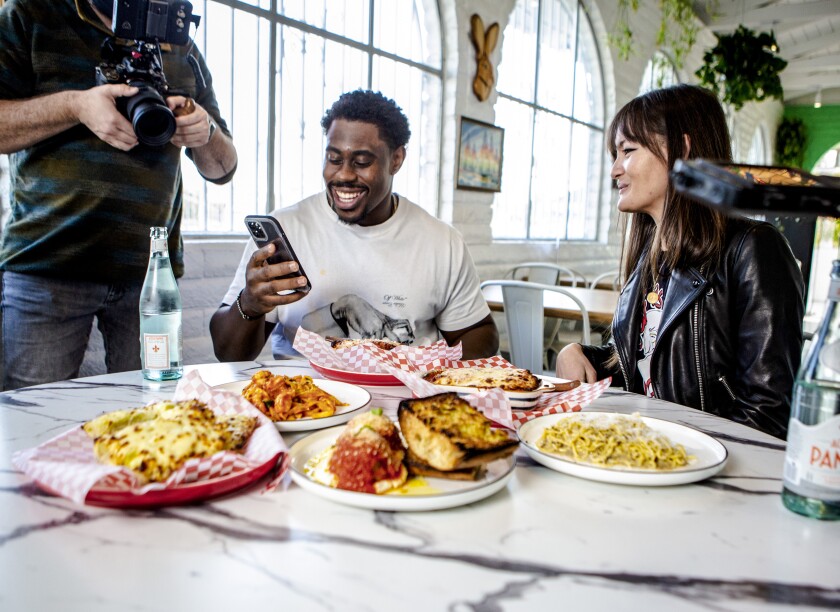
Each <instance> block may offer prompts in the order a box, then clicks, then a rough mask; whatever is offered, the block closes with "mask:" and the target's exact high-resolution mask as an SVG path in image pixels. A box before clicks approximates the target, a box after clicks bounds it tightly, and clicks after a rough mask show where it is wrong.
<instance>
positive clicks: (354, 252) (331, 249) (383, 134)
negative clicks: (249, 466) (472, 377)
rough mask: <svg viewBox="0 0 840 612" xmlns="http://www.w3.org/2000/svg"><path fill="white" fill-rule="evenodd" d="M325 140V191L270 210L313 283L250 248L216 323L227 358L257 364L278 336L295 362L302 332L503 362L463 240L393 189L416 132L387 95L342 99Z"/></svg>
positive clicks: (281, 353) (276, 347)
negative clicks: (435, 347) (443, 345)
mask: <svg viewBox="0 0 840 612" xmlns="http://www.w3.org/2000/svg"><path fill="white" fill-rule="evenodd" d="M321 126H322V127H323V128H324V133H325V134H326V137H327V146H326V151H325V156H324V172H323V176H324V184H325V186H326V189H325V190H324V191H322V192H321V193H318V194H315V195H313V196H310V197H309V198H307V199H305V200H303V201H301V202H299V203H297V204H295V205H294V206H290V207H288V208H283V209H278V210H275V211H274V212H272V213H271V214H272V216H274V217H275V218H276V219H277V220H278V222H279V223H280V225H281V226H282V227H283V229H284V231H285V233H286V236H287V237H288V239H289V242H291V244H292V246H293V247H294V249H295V251H296V253H297V256H298V258H299V259H300V262H301V265H302V267H303V269H304V270H305V271H306V272H307V274H308V275H309V278H308V280H309V282H310V283H311V285H312V289H311V290H310V291H308V292H307V293H303V292H298V291H295V290H296V289H300V288H301V287H303V286H304V285H305V284H306V279H304V278H301V277H298V278H279V277H282V276H285V275H287V274H289V273H290V272H294V271H296V270H297V264H295V263H294V262H280V263H275V264H269V263H268V261H267V260H268V258H269V257H270V256H271V255H272V254H273V253H274V251H275V248H274V246H272V245H268V246H265V247H263V248H261V249H257V247H256V244H255V243H254V242H253V241H249V243H248V245H247V246H246V248H245V252H244V253H243V255H242V259H241V261H240V263H239V268H238V269H237V271H236V275H235V277H234V279H233V282H232V283H231V285H230V288H229V289H228V292H227V294H226V295H225V297H224V299H223V301H222V305H221V306H220V307H219V309H218V310H217V311H216V313H215V314H214V315H213V317H212V319H211V321H210V333H211V335H212V338H213V346H214V350H215V352H216V356H217V357H218V358H219V360H221V361H236V360H244V359H253V358H255V357H256V356H257V355H258V354H259V353H260V351H261V350H262V348H263V346H264V345H265V343H266V341H267V339H268V338H269V336H271V339H272V352H273V353H274V356H275V357H276V358H282V357H285V356H296V352H295V351H294V349H293V348H292V342H293V341H294V337H295V334H296V333H297V330H298V328H299V327H303V328H305V329H308V330H310V331H313V332H316V333H319V334H321V335H324V336H337V337H342V338H389V339H391V340H396V341H397V342H403V343H407V344H428V343H430V342H434V341H436V340H438V339H440V338H443V339H445V340H446V341H447V343H448V344H450V345H455V344H457V343H458V342H461V343H462V347H463V355H464V358H465V359H476V358H479V357H489V356H491V355H495V354H496V351H497V350H498V347H499V336H498V331H497V329H496V326H495V324H494V323H493V319H492V317H491V315H490V310H489V308H488V307H487V303H486V302H485V301H484V297H483V296H482V295H481V291H480V288H479V280H478V275H477V274H476V271H475V266H474V265H473V262H472V258H471V257H470V254H469V251H468V250H467V247H466V244H465V243H464V241H463V239H462V238H461V236H460V234H458V232H457V231H456V230H455V229H453V228H452V227H451V226H449V225H447V224H446V223H444V222H442V221H440V220H438V219H436V218H434V217H432V216H431V215H429V214H428V213H427V212H425V211H424V210H423V209H422V208H420V207H419V206H417V205H416V204H414V203H412V202H410V201H409V200H407V199H406V198H405V197H403V196H400V195H397V194H395V193H393V191H392V185H393V180H394V175H396V173H397V172H399V170H400V168H401V167H402V164H403V161H404V160H405V156H406V144H407V143H408V139H409V136H410V135H411V132H410V130H409V126H408V120H407V119H406V117H405V115H404V114H403V113H402V111H401V110H400V108H399V107H398V106H397V105H396V104H395V103H394V102H393V100H389V99H388V98H386V97H384V96H383V95H382V94H379V93H375V92H372V91H363V90H357V91H353V92H350V93H345V94H343V95H342V96H341V97H340V98H339V99H338V101H337V102H336V103H335V104H333V106H332V107H331V108H330V109H329V110H328V111H327V113H326V114H325V115H324V118H323V119H322V121H321Z"/></svg>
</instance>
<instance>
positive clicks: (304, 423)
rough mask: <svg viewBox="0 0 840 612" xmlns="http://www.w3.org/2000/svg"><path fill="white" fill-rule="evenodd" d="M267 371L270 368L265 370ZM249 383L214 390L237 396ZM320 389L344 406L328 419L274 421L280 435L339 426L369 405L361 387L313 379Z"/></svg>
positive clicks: (227, 384)
mask: <svg viewBox="0 0 840 612" xmlns="http://www.w3.org/2000/svg"><path fill="white" fill-rule="evenodd" d="M267 369H268V370H269V371H270V370H271V368H267ZM272 373H274V372H272ZM250 382H251V379H250V378H249V379H247V380H237V381H236V382H231V383H225V384H223V385H216V386H215V387H213V388H214V389H222V390H224V391H232V392H234V393H237V394H241V393H242V389H244V388H245V387H246V386H248V384H249V383H250ZM312 382H314V383H315V386H317V387H318V388H320V389H323V390H324V391H326V392H327V393H329V394H330V395H333V396H335V397H336V398H338V399H339V400H341V401H342V403H344V404H347V405H346V406H337V407H336V409H335V414H333V415H331V416H328V417H321V418H319V419H312V418H304V419H298V420H296V421H274V425H275V426H276V427H277V431H279V432H280V433H288V432H294V431H310V430H313V429H323V428H325V427H332V426H333V425H340V424H342V423H346V422H347V421H349V420H350V419H352V418H353V417H354V416H356V413H357V412H358V411H359V410H361V409H362V408H364V407H365V406H367V405H368V404H370V393H368V392H367V391H366V390H365V389H362V388H361V387H357V386H356V385H351V384H348V383H343V382H338V381H336V380H327V379H325V378H313V379H312Z"/></svg>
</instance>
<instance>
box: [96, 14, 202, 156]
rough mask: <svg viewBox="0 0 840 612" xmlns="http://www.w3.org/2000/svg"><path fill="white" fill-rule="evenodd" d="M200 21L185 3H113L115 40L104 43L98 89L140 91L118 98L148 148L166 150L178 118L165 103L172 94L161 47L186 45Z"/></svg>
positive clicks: (97, 77)
mask: <svg viewBox="0 0 840 612" xmlns="http://www.w3.org/2000/svg"><path fill="white" fill-rule="evenodd" d="M199 20H200V17H198V16H196V15H193V14H192V4H190V3H189V2H187V1H186V0H115V1H114V11H113V17H112V21H111V30H112V31H113V32H114V35H115V38H108V39H107V40H106V41H105V42H104V43H103V44H102V50H101V51H102V62H100V64H99V65H98V66H97V67H96V84H97V85H106V84H121V83H124V84H126V85H131V86H133V87H137V88H138V89H139V91H138V92H137V93H136V94H135V95H133V96H131V97H129V98H118V100H117V105H118V108H119V110H120V112H122V113H123V114H124V115H125V116H126V118H128V120H129V121H131V124H132V126H133V127H134V133H135V134H136V135H137V139H138V140H139V141H140V142H142V143H143V144H145V145H148V146H163V145H165V144H166V143H168V142H169V140H170V139H171V138H172V135H173V134H174V133H175V127H176V126H175V115H174V114H173V113H172V111H171V110H169V107H168V106H167V105H166V100H165V97H166V96H167V95H170V93H171V92H170V90H169V84H168V83H167V81H166V75H164V73H163V64H162V61H161V50H160V43H170V44H174V45H185V44H187V43H188V42H189V41H190V37H189V26H190V24H191V23H195V24H196V25H198V22H199ZM117 38H119V39H125V40H127V41H130V42H128V43H127V44H126V43H125V42H124V41H117V40H116V39H117Z"/></svg>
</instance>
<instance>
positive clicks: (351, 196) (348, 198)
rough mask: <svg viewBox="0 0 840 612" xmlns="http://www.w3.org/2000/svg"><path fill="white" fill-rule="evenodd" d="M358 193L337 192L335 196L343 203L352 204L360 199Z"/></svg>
mask: <svg viewBox="0 0 840 612" xmlns="http://www.w3.org/2000/svg"><path fill="white" fill-rule="evenodd" d="M359 193H360V192H358V191H338V190H336V191H335V196H336V197H337V198H338V199H339V200H341V201H342V202H352V201H353V200H355V199H356V198H357V197H359Z"/></svg>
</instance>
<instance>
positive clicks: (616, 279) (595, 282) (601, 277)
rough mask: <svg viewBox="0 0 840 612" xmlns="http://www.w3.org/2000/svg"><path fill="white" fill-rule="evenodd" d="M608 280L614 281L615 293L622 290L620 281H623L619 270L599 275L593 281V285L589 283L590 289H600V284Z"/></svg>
mask: <svg viewBox="0 0 840 612" xmlns="http://www.w3.org/2000/svg"><path fill="white" fill-rule="evenodd" d="M608 278H611V279H612V288H613V291H618V290H619V289H620V288H621V287H620V286H619V281H620V280H621V275H620V273H619V271H618V270H610V271H609V272H603V273H602V274H599V275H598V276H596V277H595V278H594V279H592V282H591V283H589V288H590V289H597V288H598V283H600V282H601V281H603V280H607V279H608Z"/></svg>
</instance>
